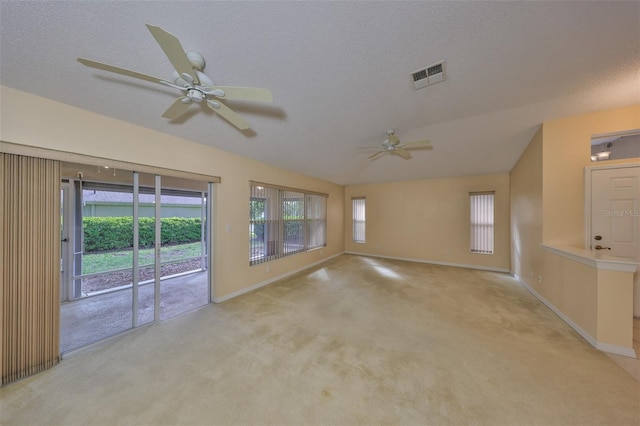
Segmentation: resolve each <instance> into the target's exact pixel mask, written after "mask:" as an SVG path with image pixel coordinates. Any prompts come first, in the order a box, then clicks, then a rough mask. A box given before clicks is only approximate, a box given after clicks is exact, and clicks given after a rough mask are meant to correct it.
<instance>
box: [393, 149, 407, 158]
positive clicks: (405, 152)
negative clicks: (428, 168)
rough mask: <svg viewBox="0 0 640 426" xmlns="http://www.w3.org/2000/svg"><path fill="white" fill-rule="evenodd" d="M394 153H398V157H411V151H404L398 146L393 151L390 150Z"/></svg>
mask: <svg viewBox="0 0 640 426" xmlns="http://www.w3.org/2000/svg"><path fill="white" fill-rule="evenodd" d="M392 152H393V153H394V154H396V155H399V156H400V157H402V158H404V159H405V160H408V159H410V158H411V153H410V152H409V151H406V150H405V149H402V148H398V149H396V150H395V151H392Z"/></svg>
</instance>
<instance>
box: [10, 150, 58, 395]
mask: <svg viewBox="0 0 640 426" xmlns="http://www.w3.org/2000/svg"><path fill="white" fill-rule="evenodd" d="M1 156H2V158H1V162H0V191H2V213H3V214H2V219H1V222H2V225H1V228H0V229H1V231H0V232H1V233H2V235H1V237H2V238H1V239H2V243H1V244H2V245H1V246H0V257H2V272H1V274H2V280H1V287H2V288H1V289H0V291H1V292H2V298H1V299H0V301H1V304H0V309H1V312H0V317H1V318H2V323H1V325H0V327H1V333H0V336H1V338H0V353H1V364H0V366H1V373H2V384H5V383H9V382H13V381H15V380H18V379H20V378H23V377H26V376H29V375H32V374H35V373H38V372H40V371H42V370H44V369H47V368H49V367H52V366H53V365H55V364H57V363H58V361H59V353H60V349H59V348H60V346H59V319H60V307H59V300H60V213H59V212H60V165H59V163H58V162H57V161H53V160H44V159H40V158H32V157H25V156H20V155H12V154H1Z"/></svg>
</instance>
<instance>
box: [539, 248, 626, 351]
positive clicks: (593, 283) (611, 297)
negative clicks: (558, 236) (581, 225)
mask: <svg viewBox="0 0 640 426" xmlns="http://www.w3.org/2000/svg"><path fill="white" fill-rule="evenodd" d="M541 246H542V248H543V249H544V251H545V254H544V255H545V259H546V261H545V268H544V270H545V271H544V274H545V276H546V278H545V280H546V281H547V283H546V285H545V286H540V288H535V289H534V290H535V292H533V294H534V295H535V296H536V297H538V299H540V300H541V301H542V302H543V303H545V304H546V305H547V306H549V307H550V308H551V309H552V310H553V311H554V312H556V313H557V314H558V315H559V316H560V317H561V318H562V319H563V320H564V321H565V322H567V323H568V324H569V325H570V326H571V327H572V328H574V329H575V330H576V331H577V332H578V333H579V334H580V335H582V336H583V337H584V338H585V339H586V340H587V341H588V342H589V343H590V344H591V345H592V346H594V347H595V348H597V349H599V350H602V351H605V352H611V353H615V354H618V355H624V356H628V357H632V358H636V353H635V351H634V349H633V282H634V274H635V273H636V271H637V270H638V263H637V262H636V261H635V259H626V258H620V257H614V256H610V255H607V254H604V253H599V252H593V251H591V250H585V249H583V248H577V247H572V246H569V245H565V244H557V243H542V244H541ZM578 270H581V273H579V274H576V273H575V272H576V271H578ZM559 295H561V296H559Z"/></svg>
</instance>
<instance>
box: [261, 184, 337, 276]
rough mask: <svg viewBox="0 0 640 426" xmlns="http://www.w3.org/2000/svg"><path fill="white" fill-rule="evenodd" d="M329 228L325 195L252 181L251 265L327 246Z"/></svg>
mask: <svg viewBox="0 0 640 426" xmlns="http://www.w3.org/2000/svg"><path fill="white" fill-rule="evenodd" d="M326 228H327V196H326V195H324V194H312V193H307V192H305V191H302V190H295V189H289V188H281V187H277V186H269V185H267V184H263V183H255V182H252V183H251V185H250V197H249V263H250V264H251V265H255V264H258V263H263V262H267V261H269V260H273V259H278V258H280V257H284V256H289V255H292V254H295V253H300V252H304V251H308V250H310V249H313V248H318V247H324V246H326V244H327V236H326Z"/></svg>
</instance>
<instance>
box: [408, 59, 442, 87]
mask: <svg viewBox="0 0 640 426" xmlns="http://www.w3.org/2000/svg"><path fill="white" fill-rule="evenodd" d="M444 80H445V74H444V61H440V62H438V63H437V64H433V65H431V66H428V67H424V68H420V69H419V70H416V71H414V72H412V73H411V81H413V87H414V88H415V89H416V90H418V89H422V88H423V87H427V86H430V85H432V84H436V83H440V82H441V81H444Z"/></svg>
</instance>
